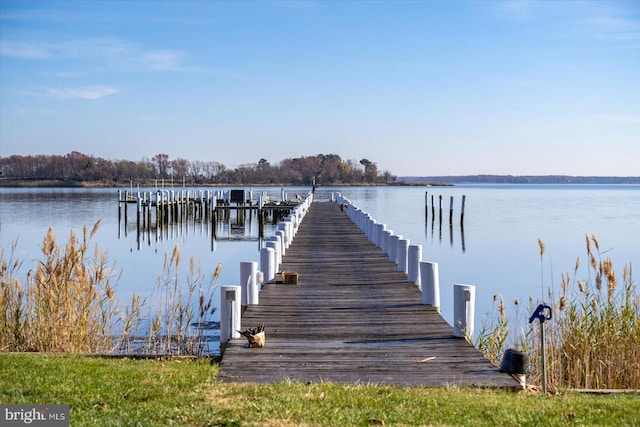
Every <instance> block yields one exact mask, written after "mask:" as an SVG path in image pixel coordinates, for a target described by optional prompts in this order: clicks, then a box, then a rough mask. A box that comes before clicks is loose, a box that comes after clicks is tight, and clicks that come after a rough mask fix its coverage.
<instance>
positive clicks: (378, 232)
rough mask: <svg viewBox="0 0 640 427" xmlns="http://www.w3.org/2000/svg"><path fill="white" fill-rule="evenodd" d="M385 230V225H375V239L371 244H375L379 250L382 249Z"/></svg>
mask: <svg viewBox="0 0 640 427" xmlns="http://www.w3.org/2000/svg"><path fill="white" fill-rule="evenodd" d="M386 229H387V225H386V224H382V223H378V224H376V232H375V236H376V237H375V241H374V242H373V243H375V245H376V246H377V247H379V248H382V238H383V234H384V230H386Z"/></svg>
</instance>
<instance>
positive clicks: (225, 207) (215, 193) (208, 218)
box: [118, 188, 300, 238]
mask: <svg viewBox="0 0 640 427" xmlns="http://www.w3.org/2000/svg"><path fill="white" fill-rule="evenodd" d="M254 193H256V194H254ZM299 203H300V200H299V197H298V196H295V195H294V197H293V198H292V199H291V200H289V195H288V194H287V193H286V192H285V191H284V189H283V190H282V191H281V194H280V199H279V200H274V198H272V197H270V196H269V195H267V193H266V192H260V193H259V194H258V193H257V192H254V191H252V190H246V189H225V190H200V189H186V188H183V189H180V190H173V189H171V190H169V189H158V190H155V191H128V190H118V223H120V222H121V221H122V219H123V218H124V223H125V224H127V223H128V221H129V218H130V216H131V215H133V216H135V221H136V229H137V233H138V235H140V234H141V233H143V232H145V231H147V232H150V231H151V230H155V231H161V230H165V229H168V228H170V227H172V226H177V225H180V224H185V223H187V222H189V221H198V222H201V223H210V224H212V238H216V231H217V227H216V224H217V223H218V222H219V221H225V220H230V219H231V217H232V216H235V220H236V222H238V223H241V224H243V223H244V222H245V218H247V217H248V218H249V219H251V218H252V216H253V215H257V217H258V220H259V228H260V231H259V235H260V237H263V226H264V224H265V223H268V222H272V223H274V224H276V223H277V222H278V221H280V220H281V219H282V218H284V217H286V216H287V215H288V214H289V213H290V211H291V210H292V209H293V208H295V207H296V206H297V205H298V204H299Z"/></svg>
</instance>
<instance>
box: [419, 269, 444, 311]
mask: <svg viewBox="0 0 640 427" xmlns="http://www.w3.org/2000/svg"><path fill="white" fill-rule="evenodd" d="M420 283H421V287H422V303H423V304H425V305H430V306H433V307H435V308H437V309H438V311H440V275H439V273H438V263H437V262H421V263H420Z"/></svg>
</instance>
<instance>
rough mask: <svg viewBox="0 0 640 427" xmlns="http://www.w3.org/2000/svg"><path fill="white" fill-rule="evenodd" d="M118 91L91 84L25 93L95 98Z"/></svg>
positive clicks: (60, 97)
mask: <svg viewBox="0 0 640 427" xmlns="http://www.w3.org/2000/svg"><path fill="white" fill-rule="evenodd" d="M118 92H120V91H119V90H118V89H116V88H113V87H110V86H104V85H92V86H84V87H76V88H47V89H45V90H43V91H40V92H27V94H28V95H31V96H38V97H45V98H57V99H88V100H95V99H99V98H103V97H105V96H109V95H113V94H114V93H118Z"/></svg>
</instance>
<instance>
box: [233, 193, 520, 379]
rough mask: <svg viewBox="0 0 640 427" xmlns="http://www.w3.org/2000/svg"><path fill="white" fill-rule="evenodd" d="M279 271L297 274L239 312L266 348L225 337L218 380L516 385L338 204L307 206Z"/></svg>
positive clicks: (243, 321)
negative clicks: (459, 334)
mask: <svg viewBox="0 0 640 427" xmlns="http://www.w3.org/2000/svg"><path fill="white" fill-rule="evenodd" d="M282 270H283V271H292V272H297V273H298V276H299V280H298V284H297V285H285V284H268V285H266V286H265V287H264V288H263V290H262V291H261V293H260V304H258V305H251V306H249V307H248V308H247V309H246V311H245V312H244V313H243V316H242V327H243V329H244V328H247V327H254V326H257V325H259V324H260V323H262V322H264V323H265V332H266V345H265V347H264V348H246V343H247V340H246V339H245V338H241V339H232V340H230V341H229V342H228V344H227V346H226V350H225V352H224V355H223V357H222V360H221V362H220V370H221V378H222V379H223V381H228V382H255V383H263V382H277V381H280V380H285V379H291V380H296V381H301V382H322V381H331V382H337V383H367V384H390V385H399V386H431V387H433V386H447V385H464V386H477V387H508V388H518V387H519V385H518V383H517V381H516V380H515V379H513V378H512V377H511V376H510V375H508V374H505V373H501V372H499V371H498V369H497V368H496V367H494V366H493V365H492V364H491V363H489V361H488V360H486V359H485V358H483V356H482V355H481V354H480V353H479V352H478V351H477V350H476V349H475V348H474V347H473V346H472V345H471V344H469V343H468V342H467V341H466V340H465V339H461V338H455V337H454V336H453V327H452V326H450V325H449V324H448V323H447V322H446V321H445V320H444V319H443V318H442V317H441V316H440V314H439V313H438V312H437V311H436V310H435V309H434V308H433V307H431V306H426V305H422V297H421V294H420V291H419V289H418V288H417V286H415V285H414V284H413V283H409V282H408V281H407V275H406V274H405V273H402V272H398V271H397V265H396V264H395V263H393V262H391V261H389V258H388V256H387V255H386V254H384V253H383V252H382V250H380V249H379V248H378V247H376V246H375V245H374V244H373V243H371V242H370V241H369V240H368V239H367V238H366V237H365V236H364V234H363V233H362V232H361V231H360V230H359V229H358V227H357V226H356V225H355V224H353V222H351V220H350V219H349V218H348V216H347V215H346V213H343V212H341V211H340V208H339V206H338V204H337V203H332V202H314V203H312V204H311V207H310V209H309V212H308V213H307V215H306V217H305V218H304V220H303V221H302V224H301V226H300V228H299V230H298V233H297V235H296V237H295V238H294V239H293V242H292V244H291V246H290V247H289V248H288V249H287V250H286V253H285V256H284V259H283V264H282ZM426 358H433V359H431V360H429V361H427V362H424V363H418V362H420V361H422V360H424V359H426Z"/></svg>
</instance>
